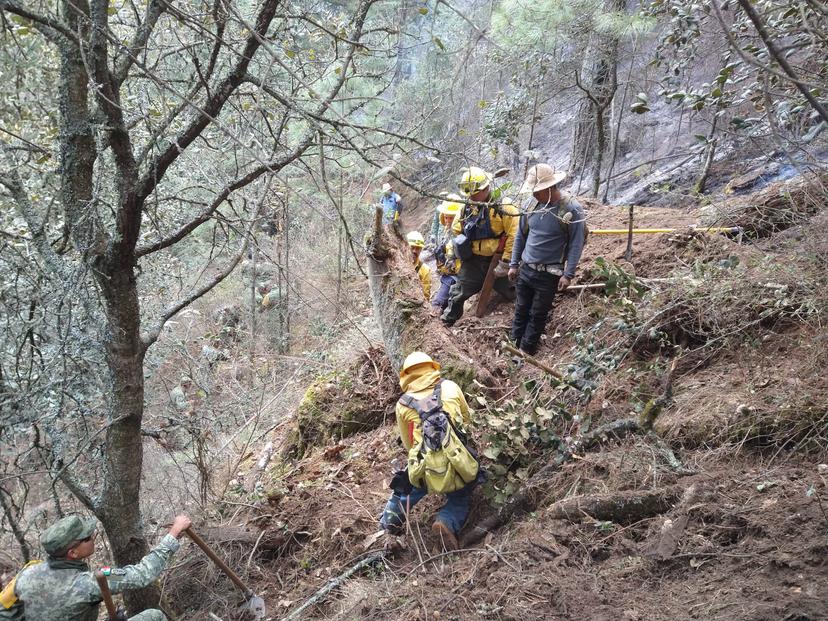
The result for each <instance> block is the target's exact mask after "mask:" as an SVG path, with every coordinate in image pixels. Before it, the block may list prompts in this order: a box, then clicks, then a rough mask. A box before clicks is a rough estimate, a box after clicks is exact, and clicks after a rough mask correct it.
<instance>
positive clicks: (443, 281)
mask: <svg viewBox="0 0 828 621" xmlns="http://www.w3.org/2000/svg"><path fill="white" fill-rule="evenodd" d="M456 280H457V279H456V278H454V276H447V275H443V276H440V288H439V289H437V293H435V294H434V297H433V298H431V305H432V306H436V307H437V308H439V309H440V310H441V311H442V310H445V308H446V306H447V305H448V303H449V290H450V289H451V286H452V285H453V284H454V283H455V282H456Z"/></svg>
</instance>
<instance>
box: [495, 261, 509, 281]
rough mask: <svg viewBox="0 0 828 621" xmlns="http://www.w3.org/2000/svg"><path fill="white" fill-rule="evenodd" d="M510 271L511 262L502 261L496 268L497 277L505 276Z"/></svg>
mask: <svg viewBox="0 0 828 621" xmlns="http://www.w3.org/2000/svg"><path fill="white" fill-rule="evenodd" d="M508 273H509V262H508V261H500V262H499V263H498V264H497V266H496V267H495V269H494V275H495V278H503V277H504V276H506V275H507V274H508Z"/></svg>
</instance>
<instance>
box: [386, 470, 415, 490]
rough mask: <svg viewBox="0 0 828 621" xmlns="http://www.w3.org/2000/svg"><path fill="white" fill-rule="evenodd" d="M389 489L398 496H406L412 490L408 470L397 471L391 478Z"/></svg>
mask: <svg viewBox="0 0 828 621" xmlns="http://www.w3.org/2000/svg"><path fill="white" fill-rule="evenodd" d="M389 487H390V488H391V489H392V490H393V491H394V492H395V493H396V494H398V495H400V496H408V495H409V494H410V493H411V491H412V490H413V489H414V486H413V485H411V481H410V480H409V478H408V468H406V469H405V470H397V472H395V473H394V476H393V477H392V478H391V484H390V485H389Z"/></svg>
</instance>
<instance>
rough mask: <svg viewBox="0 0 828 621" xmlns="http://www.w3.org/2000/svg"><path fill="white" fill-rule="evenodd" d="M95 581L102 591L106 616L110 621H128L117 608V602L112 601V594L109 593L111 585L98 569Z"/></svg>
mask: <svg viewBox="0 0 828 621" xmlns="http://www.w3.org/2000/svg"><path fill="white" fill-rule="evenodd" d="M95 580H97V581H98V587H99V588H100V589H101V595H102V596H103V601H104V605H105V606H106V615H107V619H108V620H109V621H121V620H123V621H126V614H124V613H123V611H121V612H120V613H119V611H118V609H117V608H116V607H115V602H114V601H113V599H112V593H111V592H110V591H109V583H108V582H107V581H106V576H105V575H104V573H103V572H102V571H101V570H100V569H98V570H96V571H95Z"/></svg>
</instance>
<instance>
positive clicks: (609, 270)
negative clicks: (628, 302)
mask: <svg viewBox="0 0 828 621" xmlns="http://www.w3.org/2000/svg"><path fill="white" fill-rule="evenodd" d="M592 274H593V275H594V276H595V277H596V278H599V279H600V280H603V281H604V282H605V283H606V286H605V287H604V293H605V294H607V295H614V294H615V293H616V292H618V291H619V290H620V289H626V291H627V295H629V294H631V293H632V292H635V294H636V295H638V296H641V295H643V294H644V292H645V291H646V290H647V287H646V286H645V285H644V283H642V282H641V281H640V280H638V279H637V278H636V277H635V276H633V275H631V274H628V273H627V272H626V271H624V269H623V268H622V267H621V266H620V265H618V264H616V263H613V262H611V261H607V260H606V259H605V258H604V257H598V258H597V259H595V266H594V267H593V268H592Z"/></svg>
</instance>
